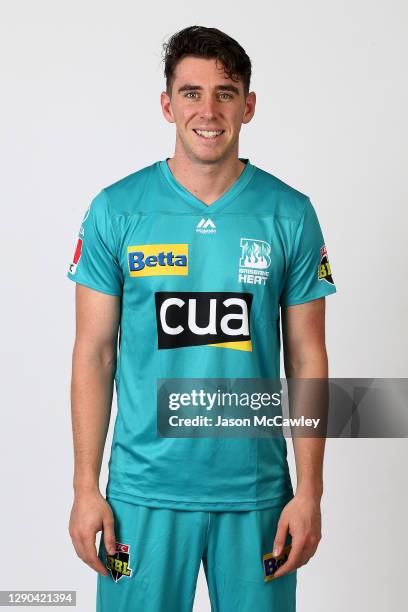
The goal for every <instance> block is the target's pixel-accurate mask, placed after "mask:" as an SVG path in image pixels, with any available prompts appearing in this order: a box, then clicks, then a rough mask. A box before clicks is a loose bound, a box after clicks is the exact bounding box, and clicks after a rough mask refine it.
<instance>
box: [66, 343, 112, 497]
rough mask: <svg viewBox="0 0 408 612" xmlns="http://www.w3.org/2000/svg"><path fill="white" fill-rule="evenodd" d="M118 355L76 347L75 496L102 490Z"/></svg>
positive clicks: (73, 411)
mask: <svg viewBox="0 0 408 612" xmlns="http://www.w3.org/2000/svg"><path fill="white" fill-rule="evenodd" d="M115 367H116V354H114V353H113V352H109V353H108V354H105V355H104V354H102V353H100V354H92V353H90V352H89V351H88V350H87V348H86V347H83V346H81V345H80V344H79V343H76V344H75V347H74V351H73V357H72V381H71V416H72V433H73V443H74V479H73V485H74V490H75V493H79V492H82V491H85V490H98V489H99V474H100V469H101V463H102V456H103V449H104V445H105V441H106V434H107V431H108V428H109V420H110V414H111V407H112V395H113V380H114V372H115Z"/></svg>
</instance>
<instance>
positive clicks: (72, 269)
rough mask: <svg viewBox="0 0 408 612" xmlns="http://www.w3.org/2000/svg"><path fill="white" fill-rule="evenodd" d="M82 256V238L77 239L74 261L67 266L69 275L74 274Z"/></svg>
mask: <svg viewBox="0 0 408 612" xmlns="http://www.w3.org/2000/svg"><path fill="white" fill-rule="evenodd" d="M81 254H82V238H78V242H77V245H76V248H75V253H74V259H73V260H72V264H71V265H70V266H69V271H70V273H71V274H75V272H76V269H77V266H78V263H79V260H80V259H81Z"/></svg>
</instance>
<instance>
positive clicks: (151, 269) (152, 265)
mask: <svg viewBox="0 0 408 612" xmlns="http://www.w3.org/2000/svg"><path fill="white" fill-rule="evenodd" d="M127 250H128V267H129V276H135V277H136V276H164V275H172V276H187V275H188V244H142V245H139V246H128V249H127Z"/></svg>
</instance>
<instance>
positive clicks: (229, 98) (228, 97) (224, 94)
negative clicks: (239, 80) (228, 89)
mask: <svg viewBox="0 0 408 612" xmlns="http://www.w3.org/2000/svg"><path fill="white" fill-rule="evenodd" d="M220 96H227V100H231V99H232V97H233V96H232V95H231V94H229V93H221V94H220ZM224 99H225V98H224Z"/></svg>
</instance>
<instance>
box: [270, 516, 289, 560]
mask: <svg viewBox="0 0 408 612" xmlns="http://www.w3.org/2000/svg"><path fill="white" fill-rule="evenodd" d="M287 532H288V525H287V523H285V522H284V521H279V523H278V527H277V530H276V535H275V540H274V543H273V556H274V557H277V556H278V555H280V554H281V552H282V550H283V547H284V545H285V542H286V536H287Z"/></svg>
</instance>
